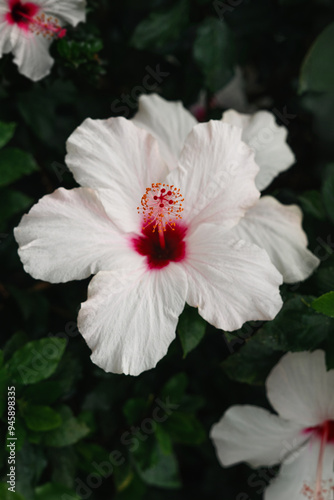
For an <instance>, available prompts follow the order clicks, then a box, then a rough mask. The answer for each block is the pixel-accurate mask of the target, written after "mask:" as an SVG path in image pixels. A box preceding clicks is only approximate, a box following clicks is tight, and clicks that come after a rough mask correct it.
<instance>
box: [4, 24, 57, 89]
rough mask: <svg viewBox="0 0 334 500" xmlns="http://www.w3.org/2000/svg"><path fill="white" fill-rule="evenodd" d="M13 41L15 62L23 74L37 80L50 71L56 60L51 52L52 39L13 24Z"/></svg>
mask: <svg viewBox="0 0 334 500" xmlns="http://www.w3.org/2000/svg"><path fill="white" fill-rule="evenodd" d="M11 43H12V51H13V54H14V63H15V64H16V65H17V66H18V68H19V71H20V73H21V74H22V75H24V76H26V77H27V78H30V80H32V81H34V82H37V81H38V80H41V79H42V78H44V77H45V76H46V75H48V74H49V73H50V70H51V67H52V65H53V62H54V60H53V58H52V57H51V56H50V54H49V47H50V44H51V40H49V39H48V38H47V37H44V36H42V35H35V34H33V33H30V32H29V31H24V30H22V29H20V28H18V26H13V27H12V31H11Z"/></svg>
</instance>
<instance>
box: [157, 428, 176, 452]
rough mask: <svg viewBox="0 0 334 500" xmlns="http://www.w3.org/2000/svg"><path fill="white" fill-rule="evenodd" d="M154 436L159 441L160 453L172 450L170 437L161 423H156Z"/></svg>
mask: <svg viewBox="0 0 334 500" xmlns="http://www.w3.org/2000/svg"><path fill="white" fill-rule="evenodd" d="M155 437H156V439H157V441H158V443H159V446H160V448H161V451H162V453H164V454H165V455H169V454H170V453H172V451H173V443H172V439H171V437H170V435H169V433H168V431H167V430H166V428H165V426H164V425H163V424H157V426H156V428H155Z"/></svg>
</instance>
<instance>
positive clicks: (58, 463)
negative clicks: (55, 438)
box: [48, 446, 95, 488]
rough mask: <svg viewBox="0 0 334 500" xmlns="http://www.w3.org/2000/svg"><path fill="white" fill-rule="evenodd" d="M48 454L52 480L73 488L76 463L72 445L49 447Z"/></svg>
mask: <svg viewBox="0 0 334 500" xmlns="http://www.w3.org/2000/svg"><path fill="white" fill-rule="evenodd" d="M48 455H49V457H50V461H51V465H52V482H54V483H58V484H62V485H63V486H66V487H67V488H73V486H74V479H75V477H76V469H77V463H78V458H77V454H76V452H75V451H74V449H73V447H72V446H67V447H64V448H50V450H49V453H48ZM93 459H95V457H93V458H92V460H93Z"/></svg>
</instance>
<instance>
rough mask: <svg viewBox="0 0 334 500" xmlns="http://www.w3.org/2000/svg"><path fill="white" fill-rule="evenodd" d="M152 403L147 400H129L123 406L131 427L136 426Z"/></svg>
mask: <svg viewBox="0 0 334 500" xmlns="http://www.w3.org/2000/svg"><path fill="white" fill-rule="evenodd" d="M149 405H150V402H149V401H148V400H147V399H145V398H131V399H128V400H127V401H126V402H125V404H124V406H123V413H124V416H125V418H126V420H127V422H128V424H129V425H133V424H135V423H136V422H137V421H138V420H139V419H140V418H141V417H142V416H143V415H144V414H145V412H146V411H147V409H148V407H149Z"/></svg>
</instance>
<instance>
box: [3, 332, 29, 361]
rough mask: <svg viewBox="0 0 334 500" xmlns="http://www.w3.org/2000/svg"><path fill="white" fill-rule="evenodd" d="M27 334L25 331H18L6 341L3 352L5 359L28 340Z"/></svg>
mask: <svg viewBox="0 0 334 500" xmlns="http://www.w3.org/2000/svg"><path fill="white" fill-rule="evenodd" d="M28 340H29V339H28V335H27V334H26V333H25V332H22V331H18V332H15V333H14V335H12V336H11V338H10V339H9V340H8V341H7V342H6V345H5V347H4V350H3V353H4V358H5V361H7V360H8V359H9V358H11V357H12V356H13V354H14V352H15V351H17V350H18V349H19V348H20V347H23V346H24V345H25V344H26V343H27V342H28Z"/></svg>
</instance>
